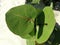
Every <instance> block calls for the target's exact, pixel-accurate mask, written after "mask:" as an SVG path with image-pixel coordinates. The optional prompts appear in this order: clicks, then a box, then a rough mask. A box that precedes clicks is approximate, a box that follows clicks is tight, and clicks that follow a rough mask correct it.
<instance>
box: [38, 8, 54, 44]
mask: <svg viewBox="0 0 60 45" xmlns="http://www.w3.org/2000/svg"><path fill="white" fill-rule="evenodd" d="M43 12H44V16H45V19H44V24H43V23H42V24H40V25H43V26H40V28H42V27H43V28H42V33H41V35H40V37H39V38H38V39H37V43H40V44H41V43H44V42H46V41H47V40H48V38H49V37H50V35H51V33H52V32H53V29H54V26H55V18H54V13H53V10H52V9H51V7H45V8H44V9H43ZM41 20H43V19H40V20H39V22H41ZM39 31H41V29H40V30H39ZM39 33H40V32H39ZM39 33H38V34H39Z"/></svg>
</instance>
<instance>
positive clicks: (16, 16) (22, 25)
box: [6, 4, 37, 38]
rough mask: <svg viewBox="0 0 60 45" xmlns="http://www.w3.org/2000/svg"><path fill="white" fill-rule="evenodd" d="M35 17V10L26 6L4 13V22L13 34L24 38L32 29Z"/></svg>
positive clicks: (30, 6)
mask: <svg viewBox="0 0 60 45" xmlns="http://www.w3.org/2000/svg"><path fill="white" fill-rule="evenodd" d="M36 16H37V11H36V9H35V8H34V7H33V6H32V5H27V4H26V5H22V6H18V7H14V8H12V9H10V10H9V11H8V12H7V13H6V22H7V25H8V27H9V28H10V30H11V31H12V32H13V33H15V34H17V35H20V36H21V37H23V38H26V35H28V33H30V32H31V31H32V30H33V29H34V20H35V17H36Z"/></svg>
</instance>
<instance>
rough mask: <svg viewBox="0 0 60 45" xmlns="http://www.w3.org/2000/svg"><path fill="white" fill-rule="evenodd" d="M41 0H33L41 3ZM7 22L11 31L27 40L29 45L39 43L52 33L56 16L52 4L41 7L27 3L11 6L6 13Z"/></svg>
mask: <svg viewBox="0 0 60 45" xmlns="http://www.w3.org/2000/svg"><path fill="white" fill-rule="evenodd" d="M39 1H40V0H33V1H32V3H37V4H39ZM6 23H7V26H8V27H9V29H10V30H11V32H13V33H14V34H16V35H19V36H20V37H21V38H24V39H26V40H27V45H39V44H43V43H44V42H46V41H47V40H48V39H49V37H50V35H51V34H52V32H53V29H54V26H55V18H54V13H53V10H52V8H51V7H50V6H45V7H44V8H43V9H40V8H35V7H34V6H33V5H31V4H25V5H20V6H16V7H13V8H11V9H10V10H9V11H8V12H7V13H6ZM36 43H37V44H36Z"/></svg>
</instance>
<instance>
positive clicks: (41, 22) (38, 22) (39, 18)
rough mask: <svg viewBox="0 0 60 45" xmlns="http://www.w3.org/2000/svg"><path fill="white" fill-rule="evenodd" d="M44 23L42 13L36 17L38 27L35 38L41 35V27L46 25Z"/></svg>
mask: <svg viewBox="0 0 60 45" xmlns="http://www.w3.org/2000/svg"><path fill="white" fill-rule="evenodd" d="M44 21H45V16H44V12H43V11H42V12H41V13H40V14H39V15H38V16H37V25H39V30H38V36H37V38H40V36H41V35H42V33H43V27H44V25H46V24H45V23H44Z"/></svg>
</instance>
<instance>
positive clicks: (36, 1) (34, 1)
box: [32, 0, 40, 4]
mask: <svg viewBox="0 0 60 45" xmlns="http://www.w3.org/2000/svg"><path fill="white" fill-rule="evenodd" d="M39 2H40V0H32V3H38V4H39Z"/></svg>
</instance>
